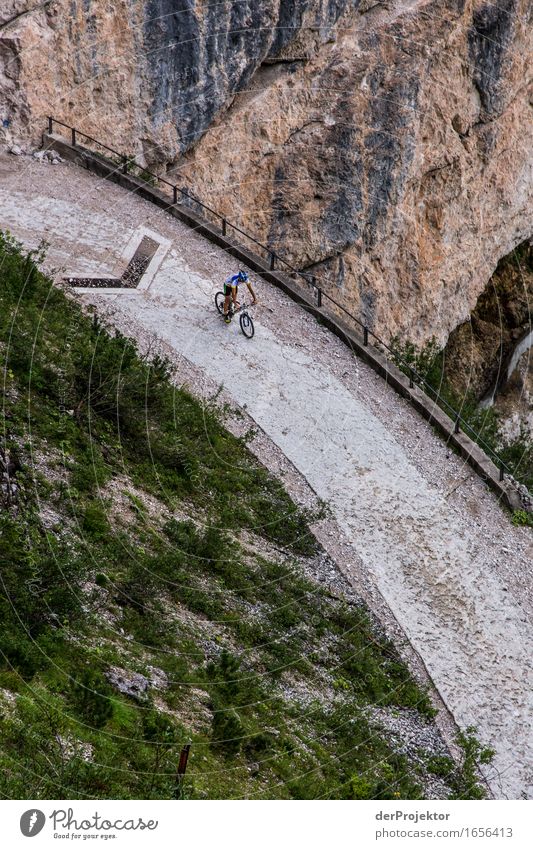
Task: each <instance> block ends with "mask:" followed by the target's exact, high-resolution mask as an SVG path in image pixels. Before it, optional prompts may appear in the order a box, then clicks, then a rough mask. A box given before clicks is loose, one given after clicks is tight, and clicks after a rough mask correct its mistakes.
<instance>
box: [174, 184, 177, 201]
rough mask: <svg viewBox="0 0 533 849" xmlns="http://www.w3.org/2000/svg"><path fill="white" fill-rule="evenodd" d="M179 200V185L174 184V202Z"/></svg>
mask: <svg viewBox="0 0 533 849" xmlns="http://www.w3.org/2000/svg"><path fill="white" fill-rule="evenodd" d="M177 202H178V187H177V186H174V203H177Z"/></svg>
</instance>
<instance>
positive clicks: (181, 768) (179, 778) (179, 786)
mask: <svg viewBox="0 0 533 849" xmlns="http://www.w3.org/2000/svg"><path fill="white" fill-rule="evenodd" d="M190 749H191V744H190V743H187V745H186V746H184V747H183V748H182V750H181V752H180V762H179V764H178V770H177V772H176V799H183V779H184V778H185V773H186V772H187V761H188V760H189V751H190Z"/></svg>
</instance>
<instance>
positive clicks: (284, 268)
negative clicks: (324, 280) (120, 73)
mask: <svg viewBox="0 0 533 849" xmlns="http://www.w3.org/2000/svg"><path fill="white" fill-rule="evenodd" d="M54 125H57V126H59V127H63V128H64V129H66V130H68V131H69V133H70V142H71V144H72V146H73V147H77V146H78V145H77V140H78V138H82V139H85V140H86V141H88V142H90V143H92V144H94V145H96V146H97V147H98V148H101V149H102V150H105V151H107V152H108V153H110V154H112V156H113V157H116V159H110V160H109V159H108V158H106V157H103V158H104V159H105V161H106V162H107V163H108V164H111V165H115V166H116V167H117V171H121V172H122V173H123V174H132V175H133V176H135V174H134V173H133V172H134V169H139V174H138V175H137V176H138V177H140V178H141V179H142V180H144V181H145V182H147V183H152V184H153V185H162V186H164V187H165V189H168V190H170V191H169V192H168V193H169V195H170V196H171V197H172V204H170V205H185V206H187V207H188V208H189V209H192V210H193V211H194V207H196V208H197V209H198V210H201V212H202V214H203V216H204V217H205V218H206V220H207V221H209V220H211V222H212V223H214V224H215V225H216V226H217V228H218V229H219V230H220V235H221V236H223V237H224V238H226V239H227V238H228V234H229V232H230V231H231V232H234V233H236V234H238V236H240V237H244V238H245V239H246V240H247V241H248V242H251V243H252V245H253V246H254V248H255V249H258V248H259V249H260V250H261V251H262V253H263V254H264V255H265V258H266V261H267V264H268V267H269V269H270V271H277V272H283V273H287V274H288V275H290V276H291V277H295V278H296V279H297V280H298V281H299V282H301V281H303V282H304V283H305V285H306V286H307V287H310V288H311V289H312V290H313V293H314V300H315V302H316V307H317V312H318V310H320V309H322V308H323V304H324V300H326V301H329V302H330V303H331V304H332V305H333V306H334V307H335V309H337V310H339V311H340V312H341V313H343V314H344V315H346V316H347V317H348V319H349V321H350V322H352V323H353V324H355V325H356V326H357V327H358V328H359V329H360V330H361V331H362V335H363V344H364V345H365V346H368V345H369V340H370V338H372V339H373V340H374V342H375V345H373V347H376V348H378V349H381V350H382V351H385V352H387V354H389V355H390V358H392V360H393V362H395V363H396V365H398V366H399V368H400V369H401V370H402V371H403V372H404V373H405V374H406V375H407V376H408V377H409V386H410V387H411V388H413V387H414V385H415V384H416V385H417V386H418V387H419V388H422V389H423V391H425V393H426V394H427V395H428V396H429V397H430V398H431V400H432V401H433V402H434V403H436V404H437V405H438V406H439V407H440V408H441V409H442V410H443V411H444V412H446V413H447V414H448V415H449V417H450V418H451V419H452V421H453V422H454V432H455V433H459V432H460V431H461V429H462V430H463V431H464V432H465V433H467V435H468V432H469V433H470V434H471V435H472V436H471V438H472V441H473V442H475V443H477V444H478V445H479V446H480V448H482V449H483V451H484V452H485V454H487V456H488V457H489V458H490V459H491V460H492V462H493V463H494V464H495V465H496V466H497V467H498V469H499V478H500V481H502V480H503V478H504V474H508V475H510V476H512V477H514V478H515V480H518V481H520V478H518V477H517V475H516V472H515V471H513V470H512V469H510V468H509V466H508V465H507V464H506V463H505V462H504V460H503V459H502V458H501V457H500V456H499V454H498V453H497V452H496V451H494V449H493V448H492V447H491V446H490V445H488V444H487V443H486V442H485V440H483V439H482V437H481V436H480V434H479V432H477V431H476V429H475V428H474V427H472V425H471V424H470V423H469V422H468V421H467V420H466V419H464V418H463V417H462V416H461V413H460V412H459V411H458V410H456V409H455V408H454V407H453V406H452V405H451V404H450V403H449V402H448V401H447V400H446V399H445V398H444V397H443V396H442V395H441V394H440V393H439V392H438V391H437V390H436V389H435V388H434V387H433V386H432V385H431V384H430V383H429V382H428V381H427V380H426V379H425V378H424V377H423V376H422V375H420V374H419V373H418V372H417V371H416V369H415V368H413V366H412V364H411V363H410V362H408V361H407V360H406V359H404V358H403V357H402V356H401V355H400V354H399V353H397V352H396V351H394V350H393V349H392V348H391V347H390V345H388V344H387V343H386V342H384V341H383V340H382V339H380V338H379V336H377V335H376V334H375V333H374V332H373V331H372V330H371V329H370V328H369V327H368V326H367V325H366V324H365V323H364V322H363V321H361V320H360V319H358V318H357V317H356V316H355V315H353V314H352V313H350V312H349V311H348V310H347V309H346V307H344V306H343V305H342V304H340V303H339V302H338V301H336V300H335V299H334V298H332V297H331V295H329V294H328V292H326V291H325V290H324V289H323V288H322V287H321V286H319V285H317V276H316V275H314V274H310V273H309V272H306V271H302V270H301V269H298V268H295V267H294V266H293V265H291V263H290V262H288V261H287V260H286V259H284V258H283V257H282V256H281V255H280V254H279V253H278V252H277V251H275V250H273V249H272V248H271V247H269V246H268V245H264V244H263V243H262V242H261V241H259V239H256V238H255V237H254V236H251V235H250V234H249V233H246V231H244V230H242V229H241V228H240V227H238V226H237V225H236V224H232V223H231V221H229V220H228V218H227V217H226V216H224V215H221V214H220V213H219V212H217V211H216V210H214V209H211V207H209V206H207V205H206V204H205V203H202V201H200V200H198V199H197V198H196V197H194V196H193V195H191V194H190V193H189V192H188V191H187V189H184V188H182V187H181V186H178V185H176V184H175V183H171V182H170V181H169V180H165V179H164V178H163V177H160V176H159V175H158V174H155V173H153V172H152V171H149V170H148V169H147V168H144V167H143V166H142V165H139V164H138V163H137V162H136V161H135V158H134V157H131V156H126V155H125V154H123V153H121V152H119V151H116V150H114V149H113V148H112V147H109V146H108V145H105V144H103V143H102V142H100V141H98V140H97V139H95V138H93V137H92V136H89V135H87V133H84V132H82V131H81V130H78V129H77V128H75V127H72V126H71V125H70V124H66V123H64V122H63V121H59V120H58V119H57V118H52V117H49V118H48V132H49V134H50V135H52V134H53V128H54ZM82 149H83V148H82ZM89 152H92V151H90V150H89ZM180 197H181V203H180ZM237 244H238V243H237ZM240 246H241V247H242V245H240ZM318 314H319V315H320V313H318ZM324 314H325V315H327V313H324ZM330 317H332V316H331V315H330Z"/></svg>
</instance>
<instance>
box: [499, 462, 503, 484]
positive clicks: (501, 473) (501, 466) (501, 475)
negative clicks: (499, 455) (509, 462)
mask: <svg viewBox="0 0 533 849" xmlns="http://www.w3.org/2000/svg"><path fill="white" fill-rule="evenodd" d="M500 480H501V481H502V480H503V463H500Z"/></svg>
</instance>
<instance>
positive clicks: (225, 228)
mask: <svg viewBox="0 0 533 849" xmlns="http://www.w3.org/2000/svg"><path fill="white" fill-rule="evenodd" d="M227 232H228V222H227V221H226V219H225V218H223V219H222V235H223V236H226V235H227Z"/></svg>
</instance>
